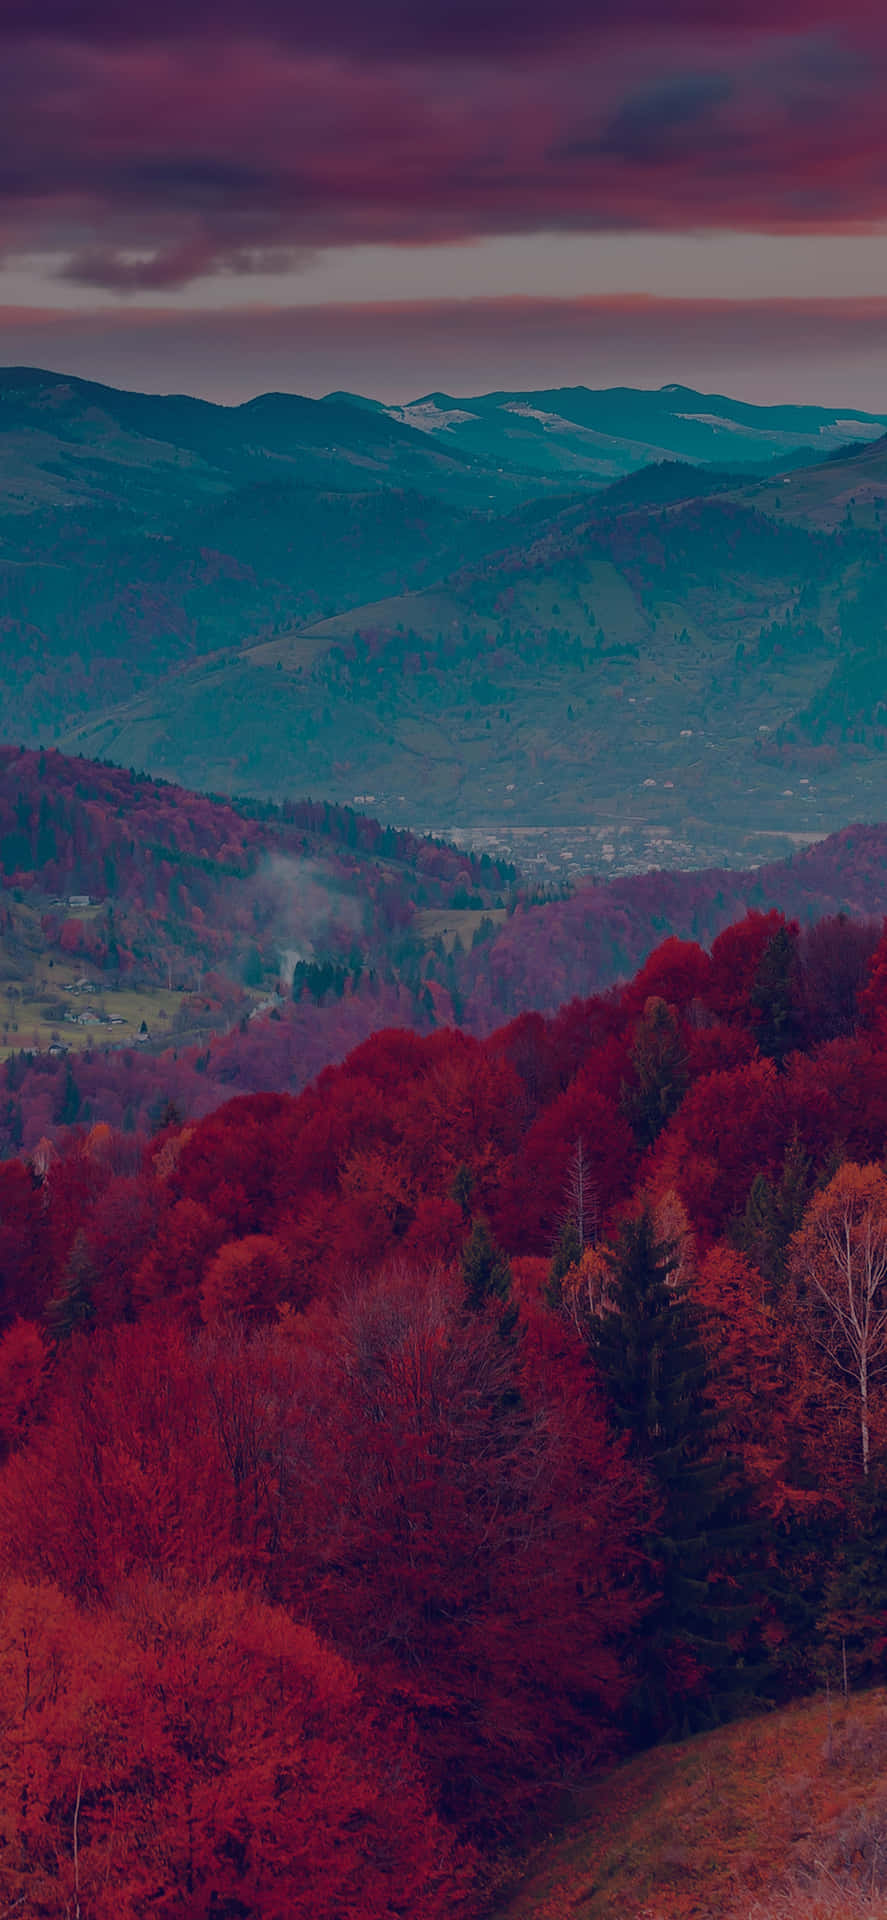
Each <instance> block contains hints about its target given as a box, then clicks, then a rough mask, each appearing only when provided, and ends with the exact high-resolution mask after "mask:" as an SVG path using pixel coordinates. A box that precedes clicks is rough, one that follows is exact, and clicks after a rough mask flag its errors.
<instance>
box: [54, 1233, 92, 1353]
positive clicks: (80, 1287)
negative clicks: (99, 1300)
mask: <svg viewBox="0 0 887 1920" xmlns="http://www.w3.org/2000/svg"><path fill="white" fill-rule="evenodd" d="M95 1277H96V1276H95V1268H94V1266H93V1263H92V1258H91V1255H90V1251H89V1247H88V1245H87V1241H86V1235H85V1233H84V1232H83V1229H82V1227H81V1228H79V1229H78V1231H77V1233H76V1234H75V1235H74V1242H73V1245H72V1247H71V1252H70V1254H69V1256H68V1264H67V1266H66V1268H65V1272H64V1276H63V1279H62V1283H61V1286H60V1288H59V1291H58V1293H57V1294H56V1295H55V1298H54V1299H52V1300H49V1301H47V1304H46V1306H45V1308H44V1312H43V1318H44V1321H45V1324H46V1331H47V1333H48V1335H49V1338H50V1340H51V1341H52V1343H53V1346H54V1347H60V1346H63V1345H64V1343H65V1341H66V1340H70V1338H71V1335H72V1334H73V1333H78V1332H84V1331H85V1329H86V1328H87V1327H88V1326H89V1323H90V1321H91V1320H92V1317H93V1311H94V1309H93V1301H92V1290H93V1287H94V1285H95Z"/></svg>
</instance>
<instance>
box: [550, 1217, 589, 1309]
mask: <svg viewBox="0 0 887 1920" xmlns="http://www.w3.org/2000/svg"><path fill="white" fill-rule="evenodd" d="M581 1258H582V1242H581V1240H580V1238H579V1229H578V1227H577V1225H576V1221H575V1219H574V1217H573V1215H572V1214H571V1213H568V1214H567V1216H566V1219H564V1220H562V1222H561V1226H560V1231H559V1233H558V1236H557V1239H556V1241H555V1243H554V1252H553V1254H552V1256H551V1266H550V1267H549V1269H548V1282H547V1285H546V1288H545V1298H546V1300H547V1302H548V1305H549V1306H550V1307H554V1308H558V1307H560V1306H561V1305H562V1303H563V1281H564V1274H565V1273H569V1271H570V1268H571V1267H575V1266H578V1264H579V1261H580V1260H581Z"/></svg>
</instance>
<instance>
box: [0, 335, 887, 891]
mask: <svg viewBox="0 0 887 1920" xmlns="http://www.w3.org/2000/svg"><path fill="white" fill-rule="evenodd" d="M455 416H459V417H458V418H457V417H455ZM885 424H887V416H885V417H884V418H883V419H881V418H879V417H878V416H875V415H868V414H856V413H851V412H850V411H849V410H844V411H841V410H840V409H832V410H829V409H825V408H755V407H751V406H748V405H745V404H743V403H740V402H736V401H731V400H726V399H723V398H722V397H721V396H717V395H706V394H698V393H695V392H693V391H692V390H690V389H687V388H675V387H672V388H666V389H663V390H662V391H661V392H660V393H653V394H648V393H639V392H634V391H632V390H628V389H625V390H614V391H611V392H608V393H593V392H591V391H590V390H587V389H570V390H564V391H563V392H559V393H531V394H524V395H507V394H506V395H503V394H496V395H487V396H483V397H481V398H480V399H476V400H466V401H464V402H463V401H461V400H460V401H458V402H455V401H454V402H453V403H452V404H451V403H450V399H449V397H448V396H442V395H432V396H429V397H427V398H426V400H424V401H421V402H415V403H411V404H410V405H408V406H406V407H402V408H399V409H392V408H384V407H382V406H381V405H380V404H379V403H376V402H370V401H365V400H363V399H361V398H360V397H359V396H348V395H330V396H328V397H327V399H326V400H320V401H314V400H305V399H301V398H299V397H298V396H292V395H265V396H261V397H260V398H259V399H257V400H255V401H252V402H250V403H248V404H247V405H246V406H242V407H231V408H225V407H217V406H212V405H210V404H209V403H206V402H202V401H198V400H192V399H188V398H187V397H177V396H152V395H140V394H125V393H118V392H116V391H115V390H114V389H111V388H102V387H97V386H93V385H90V384H89V383H86V382H83V381H76V380H72V379H65V378H63V377H62V376H58V375H54V374H48V373H43V372H40V371H39V370H34V369H24V370H22V369H8V370H6V371H5V372H4V373H2V374H0V452H2V462H0V689H2V694H3V701H4V714H5V720H4V727H3V732H4V733H5V735H6V737H7V738H13V739H19V740H20V741H22V742H24V743H26V744H52V743H54V744H57V745H60V746H62V747H64V748H65V749H66V750H68V751H72V752H80V753H85V754H87V755H88V756H90V757H100V758H109V759H111V760H113V761H115V762H118V763H122V764H124V765H131V766H134V767H138V768H141V769H144V770H147V771H150V772H152V773H154V774H159V775H162V776H163V777H165V778H168V779H176V780H180V781H183V782H184V783H186V784H187V785H189V786H191V787H195V788H199V789H206V788H210V789H211V790H213V791H216V792H219V793H242V794H252V795H254V796H259V797H263V798H273V799H275V800H278V801H280V800H283V799H284V798H286V797H287V796H291V795H294V794H306V793H311V794H314V795H316V796H320V797H323V798H327V799H331V800H334V801H337V802H346V803H348V804H354V803H356V804H358V805H359V806H366V807H367V808H369V809H370V810H371V811H372V812H374V813H377V814H378V815H380V816H381V817H382V818H383V819H385V820H387V821H389V822H391V823H392V824H395V825H398V826H401V825H402V826H412V827H418V828H420V829H432V830H434V831H436V832H438V833H442V834H445V835H454V834H455V835H456V836H457V837H458V836H459V835H460V834H461V835H462V836H464V837H465V838H467V839H468V840H473V841H474V843H475V844H484V845H487V846H488V847H489V848H490V849H491V850H492V851H493V852H500V853H501V854H502V855H503V856H504V857H510V856H511V855H514V854H517V855H518V857H523V856H524V855H525V854H526V839H525V837H524V839H523V840H522V837H521V836H522V835H523V836H526V834H527V833H528V832H532V833H536V834H541V835H542V839H541V842H540V847H541V848H542V851H541V852H538V849H537V852H538V857H539V858H540V859H541V861H542V866H543V869H544V870H545V871H548V872H549V873H551V872H552V870H554V871H557V870H558V864H559V862H562V861H566V862H567V865H568V866H572V867H574V868H575V867H576V866H579V867H583V866H586V867H587V866H588V865H589V864H591V865H594V866H598V867H603V868H605V869H606V868H609V870H610V871H613V872H618V871H620V870H625V869H629V870H630V869H632V868H634V867H639V866H647V865H650V864H651V862H652V863H655V864H660V865H669V866H675V865H684V866H694V865H699V864H706V863H725V862H726V863H740V864H741V863H743V862H747V861H748V860H750V859H760V858H763V857H766V856H767V855H768V854H772V853H773V852H775V851H779V850H780V846H783V847H785V846H789V845H791V844H802V843H803V841H804V840H805V839H808V840H812V839H814V838H816V837H818V836H820V835H821V834H823V833H824V832H827V831H830V830H833V829H835V828H838V827H840V826H842V825H844V824H846V823H847V822H848V821H849V820H851V819H854V818H857V819H863V820H864V819H871V818H875V817H877V816H878V814H879V813H883V792H882V788H883V780H882V772H881V768H882V754H883V750H884V741H885V730H884V726H883V723H882V717H881V711H880V703H881V700H882V697H884V698H885V699H887V664H885V658H884V644H883V634H884V628H883V615H882V612H881V609H882V606H883V603H884V587H885V583H887V557H885V552H884V543H883V535H882V531H881V513H882V505H883V502H884V500H885V499H887V439H885V438H884V437H883V433H882V430H883V428H884V426H885ZM842 440H846V444H841V442H842ZM604 441H606V442H607V445H606V448H604V446H603V443H604ZM602 449H603V451H602ZM728 454H729V456H730V464H729V465H728V464H725V461H726V458H727V455H728ZM677 456H679V457H677ZM602 462H603V466H602ZM604 469H606V472H605V471H604ZM614 474H615V475H616V477H615V478H614V477H613V475H614ZM608 476H609V477H608ZM605 480H607V484H604V482H605ZM583 836H584V837H583Z"/></svg>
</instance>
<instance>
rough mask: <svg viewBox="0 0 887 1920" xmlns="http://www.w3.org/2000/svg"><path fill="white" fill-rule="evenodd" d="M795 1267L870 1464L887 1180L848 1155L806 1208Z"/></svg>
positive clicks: (884, 1293)
mask: <svg viewBox="0 0 887 1920" xmlns="http://www.w3.org/2000/svg"><path fill="white" fill-rule="evenodd" d="M791 1264H792V1271H793V1274H794V1278H795V1280H796V1281H797V1282H798V1283H799V1284H800V1286H801V1288H802V1289H804V1288H806V1290H807V1295H808V1299H809V1300H810V1302H811V1304H812V1305H813V1307H814V1308H815V1309H816V1310H817V1311H815V1313H814V1333H815V1338H816V1339H817V1342H818V1344H819V1345H820V1346H821V1347H822V1348H823V1350H824V1351H825V1352H826V1353H827V1354H828V1356H829V1358H830V1360H831V1361H832V1362H833V1364H834V1365H835V1366H836V1367H837V1368H838V1369H839V1370H840V1371H841V1372H842V1373H845V1374H847V1375H849V1377H850V1378H851V1379H852V1380H853V1381H854V1382H855V1384H856V1387H857V1390H858V1393H859V1422H860V1434H861V1442H862V1470H863V1473H864V1474H867V1473H868V1470H869V1453H870V1437H869V1436H870V1394H871V1387H872V1382H873V1380H874V1379H875V1378H876V1377H877V1376H878V1375H879V1374H880V1373H882V1372H883V1371H884V1368H885V1367H887V1179H885V1176H884V1173H883V1171H882V1169H881V1168H880V1167H877V1166H865V1167H860V1166H856V1165H855V1163H854V1162H853V1161H847V1162H846V1163H845V1165H844V1166H843V1167H841V1168H840V1169H839V1171H838V1172H837V1173H836V1174H835V1177H834V1179H833V1180H831V1181H830V1182H829V1185H828V1186H827V1187H826V1188H825V1189H824V1191H823V1192H822V1193H819V1194H817V1195H816V1198H815V1199H814V1200H813V1201H812V1203H811V1205H810V1206H809V1207H808V1209H807V1212H806V1215H805V1217H804V1223H803V1226H802V1227H801V1229H800V1231H799V1232H798V1233H797V1234H796V1235H795V1237H794V1240H793V1242H792V1256H791Z"/></svg>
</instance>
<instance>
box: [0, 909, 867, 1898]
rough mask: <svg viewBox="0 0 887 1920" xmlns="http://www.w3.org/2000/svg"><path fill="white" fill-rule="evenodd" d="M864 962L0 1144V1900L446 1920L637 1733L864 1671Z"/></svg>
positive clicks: (478, 1894)
mask: <svg viewBox="0 0 887 1920" xmlns="http://www.w3.org/2000/svg"><path fill="white" fill-rule="evenodd" d="M885 983H887V942H885V940H884V938H883V937H882V936H881V933H880V929H879V928H875V927H867V926H865V925H861V926H860V925H854V924H853V923H850V922H848V921H845V920H842V919H839V918H833V919H831V920H826V921H823V922H820V923H818V924H816V925H814V926H813V927H811V928H810V929H809V930H807V931H806V932H804V933H803V934H800V933H799V931H798V929H797V927H796V926H795V925H794V924H793V923H791V922H789V921H787V920H785V918H784V917H783V916H781V915H779V914H777V913H770V914H767V915H763V914H760V913H752V914H750V915H748V916H746V918H745V919H743V920H740V921H739V922H737V923H736V924H735V925H733V926H732V927H729V928H727V929H725V930H724V931H723V932H722V933H721V934H720V935H719V936H718V938H717V939H716V940H715V942H714V944H713V947H712V950H711V953H710V954H709V953H707V952H705V951H704V949H703V948H702V947H700V946H698V945H697V944H695V943H693V942H689V941H680V940H676V939H669V940H667V941H666V942H665V943H664V944H663V945H662V946H660V947H659V948H658V949H657V950H656V952H655V953H654V954H652V955H651V957H650V959H649V960H648V961H647V963H646V965H645V966H644V968H643V969H642V971H641V972H640V973H639V974H638V975H636V977H635V978H634V979H632V980H631V981H630V982H629V983H628V984H627V985H626V986H624V987H623V988H622V989H621V990H619V991H615V992H611V993H609V994H606V995H603V996H598V997H592V998H591V999H586V1000H582V1001H574V1002H573V1003H571V1004H570V1005H569V1006H567V1007H565V1008H564V1009H563V1010H562V1011H561V1012H559V1013H558V1014H556V1015H555V1016H553V1017H551V1018H548V1019H546V1018H544V1017H543V1016H542V1015H541V1014H538V1013H524V1014H522V1015H520V1016H519V1017H518V1018H517V1019H516V1020H514V1021H513V1022H511V1023H510V1024H509V1025H508V1026H506V1027H503V1028H500V1029H499V1030H497V1031H496V1032H495V1033H494V1034H492V1035H491V1036H490V1037H489V1038H488V1039H487V1040H485V1041H481V1040H478V1039H476V1038H472V1037H471V1036H469V1035H466V1034H462V1033H459V1032H456V1031H441V1032H437V1033H432V1034H430V1035H427V1036H425V1037H422V1036H419V1035H417V1034H413V1033H407V1032H399V1031H391V1030H389V1031H383V1032H380V1033H377V1034H376V1035H375V1036H374V1037H373V1038H372V1039H370V1040H368V1041H366V1042H365V1043H364V1044H363V1045H362V1046H360V1047H358V1048H357V1049H356V1050H355V1051H354V1052H353V1053H352V1054H351V1055H350V1056H349V1058H348V1059H347V1060H346V1061H345V1062H344V1064H343V1065H341V1066H339V1067H334V1068H328V1069H327V1070H326V1071H325V1072H324V1073H323V1074H322V1075H321V1076H320V1078H319V1079H318V1080H317V1081H316V1083H315V1084H314V1085H312V1086H311V1087H310V1088H308V1089H306V1091H305V1092H303V1093H302V1094H301V1095H300V1096H299V1097H298V1098H293V1097H290V1096H286V1095H281V1094H272V1093H264V1094H257V1095H254V1096H248V1097H241V1098H239V1099H235V1100H233V1101H231V1102H229V1103H228V1104H227V1105H225V1106H222V1107H221V1108H220V1109H219V1110H218V1111H217V1112H216V1113H214V1114H212V1115H211V1116H210V1117H208V1118H206V1119H204V1120H202V1121H199V1122H198V1123H196V1124H195V1123H193V1122H188V1123H186V1124H182V1122H181V1120H180V1118H179V1117H178V1116H177V1115H176V1114H175V1113H171V1112H170V1113H167V1114H166V1115H164V1116H162V1123H161V1125H160V1127H159V1130H158V1131H157V1132H156V1133H155V1134H154V1137H153V1138H152V1139H151V1140H150V1141H149V1142H145V1141H144V1140H143V1139H140V1138H139V1137H138V1136H137V1135H134V1134H132V1133H126V1132H121V1131H119V1130H116V1129H114V1128H112V1127H109V1126H108V1125H105V1124H99V1125H93V1126H92V1127H88V1128H87V1127H77V1126H74V1127H72V1128H71V1129H69V1130H68V1131H67V1133H66V1134H65V1135H64V1136H62V1137H60V1138H59V1140H58V1141H57V1143H56V1145H55V1146H53V1145H51V1144H50V1143H49V1142H48V1141H44V1142H41V1143H40V1144H39V1145H38V1147H37V1148H36V1149H35V1150H34V1151H33V1152H32V1153H31V1154H29V1155H28V1156H27V1157H26V1158H24V1159H19V1160H12V1161H9V1162H7V1163H5V1164H4V1165H3V1166H2V1167H0V1271H2V1275H3V1307H2V1312H3V1334H2V1340H0V1438H2V1448H3V1452H4V1456H5V1458H4V1464H3V1467H2V1472H0V1573H2V1579H3V1583H4V1607H3V1629H2V1635H0V1664H2V1669H3V1674H4V1680H3V1688H2V1692H3V1697H4V1700H5V1701H6V1702H7V1703H8V1709H7V1717H6V1730H5V1738H4V1745H3V1752H2V1755H0V1808H2V1824H3V1831H4V1835H5V1843H4V1847H3V1850H2V1854H0V1892H2V1894H3V1896H4V1897H5V1898H6V1900H7V1904H14V1903H15V1902H16V1901H18V1902H19V1904H21V1905H23V1907H24V1908H26V1910H27V1911H28V1912H29V1913H33V1914H35V1915H41V1914H44V1915H47V1916H48V1915H55V1914H58V1913H60V1912H62V1911H63V1910H64V1904H65V1902H67V1903H68V1904H69V1905H70V1904H71V1903H72V1901H73V1900H74V1898H75V1895H76V1894H79V1898H80V1901H81V1905H82V1908H83V1910H84V1911H92V1912H93V1913H94V1914H95V1915H96V1916H98V1920H111V1915H112V1913H113V1914H114V1915H115V1916H118V1917H120V1920H127V1917H128V1916H130V1915H131V1916H134V1917H135V1916H141V1915H143V1914H146V1913H147V1912H148V1911H150V1910H152V1909H153V1911H155V1912H158V1913H163V1914H167V1915H168V1916H170V1920H172V1916H173V1915H174V1914H176V1913H181V1912H185V1911H187V1912H188V1913H191V1914H193V1915H194V1916H195V1920H203V1917H204V1916H205V1917H206V1920H209V1916H210V1915H211V1914H212V1915H217V1914H218V1913H220V1912H225V1911H226V1910H227V1911H228V1912H229V1913H238V1914H241V1915H247V1916H251V1915H255V1916H259V1915H265V1916H267V1920H271V1917H272V1916H274V1915H277V1914H279V1913H281V1912H282V1911H284V1910H285V1911H286V1912H287V1913H288V1914H292V1915H295V1916H299V1915H304V1916H305V1920H308V1916H309V1915H311V1916H314V1915H317V1914H319V1913H324V1914H333V1913H335V1914H336V1915H340V1914H341V1915H353V1916H354V1920H357V1916H361V1917H362V1916H365V1915H368V1914H369V1915H372V1914H378V1915H380V1916H382V1915H384V1916H392V1920H393V1916H394V1915H396V1914H399V1913H401V1914H402V1913H403V1912H404V1911H408V1912H409V1913H410V1915H411V1916H416V1917H417V1920H421V1916H438V1915H439V1916H440V1917H441V1920H444V1916H447V1920H449V1917H450V1916H454V1915H456V1914H458V1913H460V1912H463V1911H464V1912H465V1913H466V1914H473V1913H477V1912H478V1911H479V1905H480V1903H482V1901H483V1900H484V1899H485V1898H486V1897H487V1893H488V1891H489V1888H490V1885H491V1882H492V1881H494V1880H495V1879H496V1877H497V1875H498V1874H500V1873H501V1872H502V1870H503V1861H504V1860H506V1859H507V1858H508V1857H509V1854H510V1850H511V1849H513V1848H515V1847H519V1846H520V1845H522V1844H523V1843H524V1842H525V1841H526V1839H527V1838H528V1837H530V1836H531V1835H532V1833H533V1831H534V1822H535V1821H537V1820H538V1819H540V1818H542V1817H548V1818H550V1812H551V1809H552V1807H553V1805H554V1803H555V1800H556V1797H557V1795H558V1793H559V1792H560V1791H561V1790H562V1787H563V1785H564V1783H565V1782H566V1781H569V1780H571V1779H574V1778H576V1777H578V1776H579V1775H580V1774H581V1773H582V1772H583V1771H584V1770H587V1769H588V1767H589V1766H590V1765H591V1764H592V1763H596V1764H598V1765H600V1764H603V1763H607V1762H609V1761H610V1760H611V1759H612V1758H613V1757H614V1756H616V1755H617V1754H618V1752H619V1751H620V1750H623V1749H624V1748H625V1745H626V1743H628V1744H637V1743H641V1744H644V1743H648V1742H650V1741H656V1740H659V1739H661V1738H663V1737H664V1736H668V1735H673V1734H674V1733H676V1732H679V1731H680V1730H681V1729H687V1728H692V1727H703V1726H705V1725H707V1724H709V1723H711V1722H712V1721H713V1720H717V1719H719V1718H722V1717H724V1716H727V1717H729V1716H732V1715H734V1714H736V1713H737V1712H740V1711H746V1710H748V1709H749V1708H750V1707H752V1706H754V1705H760V1704H761V1703H766V1702H768V1701H769V1702H773V1703H780V1702H786V1701H788V1700H790V1699H792V1698H793V1697H795V1696H796V1695H798V1694H804V1693H806V1692H808V1691H809V1690H810V1689H811V1688H812V1687H814V1686H816V1685H817V1684H818V1683H819V1680H820V1678H821V1676H822V1675H823V1674H824V1673H826V1672H828V1673H831V1674H832V1675H835V1674H836V1673H837V1672H838V1671H839V1663H840V1662H841V1660H842V1658H843V1655H844V1653H846V1661H847V1674H848V1685H849V1686H850V1687H851V1688H852V1689H856V1688H858V1687H859V1686H862V1685H865V1684H867V1683H868V1682H869V1681H870V1680H872V1679H874V1678H877V1677H879V1676H881V1674H882V1671H883V1644H882V1643H883V1633H882V1627H883V1621H882V1611H883V1608H882V1601H883V1593H882V1588H883V1567H882V1560H883V1552H882V1545H883V1543H882V1540H881V1533H880V1518H879V1516H880V1512H881V1503H882V1500H883V1493H884V1485H883V1479H884V1473H885V1471H887V1469H885V1466H884V1461H885V1458H887V1454H885V1448H887V1373H885V1372H884V1369H883V1363H884V1358H885V1354H887V1292H885V1289H887V1181H885V1175H884V1170H883V1166H882V1155H883V1152H884V1144H885V1137H887V1101H885V1091H884V1090H885V1087H887V985H885ZM848 1289H849V1293H848ZM848 1298H849V1299H850V1300H851V1302H852V1303H853V1313H852V1314H851V1316H850V1317H849V1318H848V1315H847V1313H846V1311H845V1308H844V1302H845V1301H846V1300H847V1299H848ZM281 1701H285V1703H286V1710H285V1712H281ZM25 1784H26V1788H27V1790H26V1791H25V1790H24V1789H25ZM75 1819H76V1822H77V1829H76V1830H77V1834H78V1848H77V1851H76V1854H75V1852H74V1851H73V1849H72V1842H71V1835H72V1830H73V1823H74V1822H75Z"/></svg>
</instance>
